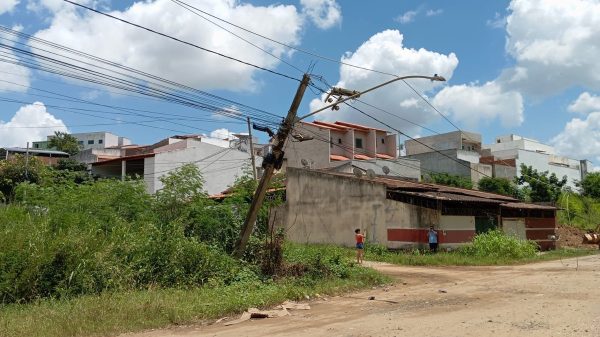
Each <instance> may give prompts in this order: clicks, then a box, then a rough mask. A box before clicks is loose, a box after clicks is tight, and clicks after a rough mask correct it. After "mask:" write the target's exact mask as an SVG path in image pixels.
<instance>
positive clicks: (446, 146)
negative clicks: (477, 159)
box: [404, 131, 481, 156]
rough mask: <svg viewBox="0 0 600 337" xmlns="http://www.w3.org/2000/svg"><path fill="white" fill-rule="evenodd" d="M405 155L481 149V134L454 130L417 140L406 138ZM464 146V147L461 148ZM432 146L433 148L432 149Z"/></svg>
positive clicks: (476, 150)
mask: <svg viewBox="0 0 600 337" xmlns="http://www.w3.org/2000/svg"><path fill="white" fill-rule="evenodd" d="M404 144H405V148H406V155H407V156H408V155H415V154H421V153H428V152H434V150H433V149H435V150H438V151H443V150H470V151H475V152H478V151H480V150H481V135H480V134H478V133H473V132H466V131H454V132H448V133H444V134H440V135H433V136H428V137H421V138H419V139H417V140H412V139H410V140H407V141H406V142H405V143H404ZM463 146H464V148H463ZM432 148H433V149H432Z"/></svg>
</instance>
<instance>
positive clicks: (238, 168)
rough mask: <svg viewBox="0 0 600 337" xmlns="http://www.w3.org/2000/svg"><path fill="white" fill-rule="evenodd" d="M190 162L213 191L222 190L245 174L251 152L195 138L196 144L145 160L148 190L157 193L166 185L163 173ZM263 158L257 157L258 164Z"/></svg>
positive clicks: (206, 185) (209, 191) (210, 193)
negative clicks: (199, 140)
mask: <svg viewBox="0 0 600 337" xmlns="http://www.w3.org/2000/svg"><path fill="white" fill-rule="evenodd" d="M186 163H194V164H195V165H196V166H198V168H199V169H200V170H201V172H202V175H203V177H204V180H205V184H204V188H205V190H206V192H207V193H208V194H209V195H213V194H219V193H221V192H223V191H224V190H226V189H227V188H228V187H230V186H231V185H232V184H233V183H234V182H235V179H236V178H237V177H239V176H242V175H243V168H244V165H245V164H247V165H250V155H249V154H248V153H246V152H242V151H239V150H236V149H230V148H222V147H219V146H216V145H212V144H207V143H204V142H194V146H193V147H188V148H185V149H178V150H174V151H169V152H161V153H157V154H156V155H155V156H154V157H153V158H146V159H145V160H144V180H145V182H146V188H147V191H148V193H156V191H158V190H160V189H161V188H162V187H163V185H162V183H161V182H160V180H159V179H160V177H162V176H164V175H166V174H168V173H169V172H171V171H172V170H174V169H176V168H178V167H181V166H182V165H184V164H186ZM261 163H262V158H257V163H256V164H257V166H260V164H261Z"/></svg>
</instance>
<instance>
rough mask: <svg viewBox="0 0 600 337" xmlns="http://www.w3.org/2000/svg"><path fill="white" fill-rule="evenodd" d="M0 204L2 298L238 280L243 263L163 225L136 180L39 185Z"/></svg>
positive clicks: (25, 188)
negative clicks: (16, 200) (21, 199)
mask: <svg viewBox="0 0 600 337" xmlns="http://www.w3.org/2000/svg"><path fill="white" fill-rule="evenodd" d="M17 191H19V193H22V194H23V195H25V194H26V195H27V199H26V201H27V203H26V204H25V203H21V204H13V205H9V206H6V207H1V208H0V233H2V236H0V303H12V302H23V301H30V300H34V299H38V298H45V297H57V298H59V297H68V296H72V295H80V294H95V293H99V292H102V291H105V290H122V289H135V288H145V287H150V286H159V287H170V286H176V287H177V286H195V285H203V284H227V283H230V282H233V281H235V275H236V273H237V272H238V270H240V269H241V268H242V265H241V264H240V263H239V262H238V261H235V260H233V259H232V258H230V257H229V256H228V255H227V254H226V253H224V252H223V251H222V250H221V249H220V248H219V247H216V246H214V245H210V244H208V243H203V242H200V241H198V240H197V239H196V238H193V237H187V236H186V235H185V233H184V228H183V227H182V226H181V224H180V223H178V222H169V223H160V222H159V221H158V220H157V217H156V216H155V215H154V213H153V212H152V209H153V207H152V205H153V202H154V201H153V199H152V197H151V196H150V195H148V194H146V192H145V191H144V186H143V185H142V184H141V183H140V182H121V181H114V180H104V181H97V182H94V183H90V184H86V185H65V186H51V187H40V186H37V185H32V184H22V185H20V186H19V187H18V188H17Z"/></svg>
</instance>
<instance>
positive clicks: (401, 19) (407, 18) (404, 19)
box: [394, 10, 419, 24]
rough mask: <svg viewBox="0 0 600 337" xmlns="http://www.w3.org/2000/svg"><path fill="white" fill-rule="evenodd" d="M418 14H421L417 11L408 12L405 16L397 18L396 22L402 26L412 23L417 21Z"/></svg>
mask: <svg viewBox="0 0 600 337" xmlns="http://www.w3.org/2000/svg"><path fill="white" fill-rule="evenodd" d="M417 14H419V12H418V11H417V10H411V11H407V12H405V13H404V14H402V15H399V16H397V17H396V18H395V19H394V20H395V21H397V22H400V23H401V24H407V23H411V22H413V21H414V20H415V17H416V16H417Z"/></svg>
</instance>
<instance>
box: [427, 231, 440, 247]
mask: <svg viewBox="0 0 600 337" xmlns="http://www.w3.org/2000/svg"><path fill="white" fill-rule="evenodd" d="M427 237H428V239H429V251H430V252H432V253H437V249H438V233H437V231H436V230H435V229H433V226H429V233H427Z"/></svg>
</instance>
